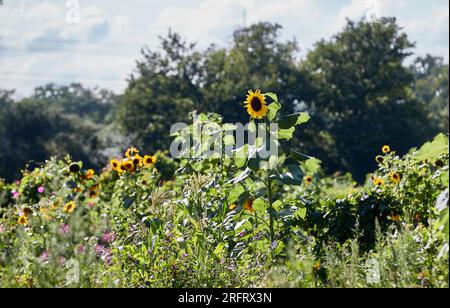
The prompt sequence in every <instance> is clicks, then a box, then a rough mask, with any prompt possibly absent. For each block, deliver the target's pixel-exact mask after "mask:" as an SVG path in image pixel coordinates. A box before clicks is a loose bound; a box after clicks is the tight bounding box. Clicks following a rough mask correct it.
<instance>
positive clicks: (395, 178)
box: [389, 172, 401, 184]
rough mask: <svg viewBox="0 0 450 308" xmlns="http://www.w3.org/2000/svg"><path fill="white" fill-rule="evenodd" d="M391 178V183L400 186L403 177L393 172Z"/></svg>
mask: <svg viewBox="0 0 450 308" xmlns="http://www.w3.org/2000/svg"><path fill="white" fill-rule="evenodd" d="M389 177H390V178H391V181H392V182H393V183H395V184H398V183H399V182H400V180H401V176H400V174H398V173H397V172H392V173H391V174H390V176H389Z"/></svg>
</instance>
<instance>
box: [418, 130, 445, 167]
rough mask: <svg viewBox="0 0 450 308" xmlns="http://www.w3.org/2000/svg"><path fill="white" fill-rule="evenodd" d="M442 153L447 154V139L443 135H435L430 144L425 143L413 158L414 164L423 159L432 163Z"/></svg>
mask: <svg viewBox="0 0 450 308" xmlns="http://www.w3.org/2000/svg"><path fill="white" fill-rule="evenodd" d="M444 153H448V138H447V137H446V136H445V135H444V134H439V135H437V136H436V137H435V138H434V140H433V141H432V142H427V143H425V144H424V145H423V146H422V147H421V148H420V149H419V150H418V151H417V152H416V155H415V156H414V160H415V161H416V162H422V161H423V160H425V159H428V160H431V161H432V162H434V161H435V160H436V159H438V158H439V156H441V155H442V154H444Z"/></svg>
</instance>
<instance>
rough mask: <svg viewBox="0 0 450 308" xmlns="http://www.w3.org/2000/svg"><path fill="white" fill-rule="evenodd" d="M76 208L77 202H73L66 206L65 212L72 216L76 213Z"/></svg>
mask: <svg viewBox="0 0 450 308" xmlns="http://www.w3.org/2000/svg"><path fill="white" fill-rule="evenodd" d="M75 208H76V205H75V202H73V201H70V202H67V203H66V205H65V206H64V212H65V213H69V214H70V213H72V212H73V211H75Z"/></svg>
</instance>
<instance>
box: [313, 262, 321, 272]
mask: <svg viewBox="0 0 450 308" xmlns="http://www.w3.org/2000/svg"><path fill="white" fill-rule="evenodd" d="M312 268H313V270H314V271H316V272H317V271H319V270H320V269H321V268H322V264H320V262H319V261H317V262H316V263H314V265H313V267H312Z"/></svg>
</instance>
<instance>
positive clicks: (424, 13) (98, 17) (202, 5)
mask: <svg viewBox="0 0 450 308" xmlns="http://www.w3.org/2000/svg"><path fill="white" fill-rule="evenodd" d="M64 2H65V1H61V0H41V1H36V2H35V1H33V2H31V1H29V0H14V1H5V3H4V5H3V6H2V7H0V88H5V87H6V88H17V89H18V91H19V93H21V94H22V95H27V94H29V93H30V92H31V91H32V89H33V87H34V86H37V85H40V84H42V83H44V82H49V81H57V82H58V81H59V82H62V83H68V82H70V81H71V80H74V81H83V82H84V83H85V84H86V85H89V86H94V85H99V86H102V87H106V88H109V89H113V90H115V91H116V92H120V91H122V90H123V89H124V87H125V86H126V82H125V81H124V79H125V77H126V76H127V75H128V74H130V73H131V72H132V70H133V69H134V65H135V64H134V63H135V62H134V61H135V60H136V59H138V58H140V53H139V50H140V48H141V47H142V46H143V45H146V44H148V45H150V46H152V47H153V46H155V45H158V44H159V42H158V41H157V37H158V36H159V35H164V34H166V33H167V30H168V28H169V27H171V28H172V29H173V30H175V31H177V32H179V33H181V34H182V35H183V36H184V37H185V38H186V39H187V40H188V41H197V42H198V43H199V46H200V47H205V46H207V45H209V44H210V43H212V42H214V43H218V44H225V43H226V42H227V41H229V40H230V38H231V34H232V32H233V30H235V29H236V28H237V27H239V26H242V25H243V23H244V16H243V14H244V11H245V12H246V24H247V25H249V24H251V23H254V22H259V21H272V22H278V23H280V24H281V25H282V26H283V27H284V29H283V32H282V34H283V38H292V37H294V36H295V37H296V38H297V40H298V43H299V45H300V47H301V48H302V55H303V56H304V55H305V49H310V48H311V47H312V46H313V44H314V42H316V41H318V40H320V39H321V38H329V37H330V36H331V35H332V34H335V33H337V32H339V31H340V30H341V29H342V27H343V26H344V25H345V20H346V17H349V18H353V19H358V18H361V17H362V16H364V15H367V14H371V12H375V13H377V12H378V11H379V12H380V15H384V16H386V15H387V16H396V17H398V21H399V24H400V26H402V27H404V30H405V31H406V32H407V33H408V35H409V36H410V38H411V40H413V41H417V47H418V48H417V50H416V52H417V53H418V54H425V53H426V52H431V53H433V54H436V55H443V56H445V58H446V61H448V33H449V31H448V22H449V14H448V1H444V0H429V1H428V2H424V1H418V0H408V1H406V0H399V1H391V0H379V1H377V0H339V1H329V0H321V1H317V0H277V1H273V0H152V1H145V0H133V1H131V0H130V1H118V0H117V1H112V0H90V1H87V0H86V1H84V0H80V4H81V12H80V13H81V15H80V17H81V20H80V23H79V24H68V23H67V22H66V20H65V17H66V13H67V10H66V8H65V5H64ZM8 74H9V75H8Z"/></svg>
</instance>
